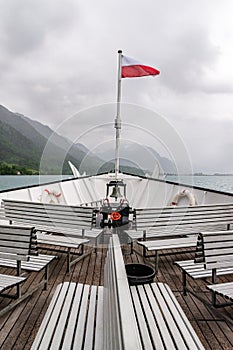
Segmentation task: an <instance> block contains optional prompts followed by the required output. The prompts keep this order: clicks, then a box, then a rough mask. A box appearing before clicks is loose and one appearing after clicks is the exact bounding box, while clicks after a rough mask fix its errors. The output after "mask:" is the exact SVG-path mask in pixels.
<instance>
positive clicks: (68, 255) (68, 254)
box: [66, 248, 70, 273]
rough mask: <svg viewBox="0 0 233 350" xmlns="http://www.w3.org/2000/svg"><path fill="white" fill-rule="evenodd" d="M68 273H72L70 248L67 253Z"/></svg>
mask: <svg viewBox="0 0 233 350" xmlns="http://www.w3.org/2000/svg"><path fill="white" fill-rule="evenodd" d="M66 272H68V273H69V272H70V248H68V251H67V268H66Z"/></svg>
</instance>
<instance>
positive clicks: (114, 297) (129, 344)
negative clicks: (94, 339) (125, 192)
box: [104, 234, 142, 350]
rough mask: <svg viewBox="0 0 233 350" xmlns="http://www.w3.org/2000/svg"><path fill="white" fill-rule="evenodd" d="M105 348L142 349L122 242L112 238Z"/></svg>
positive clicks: (107, 267)
mask: <svg viewBox="0 0 233 350" xmlns="http://www.w3.org/2000/svg"><path fill="white" fill-rule="evenodd" d="M104 325H106V327H104V349H108V350H112V349H119V350H123V349H124V350H126V349H134V350H137V349H142V347H141V341H140V335H139V331H138V328H137V322H136V317H135V314H134V309H133V303H132V298H131V294H130V288H129V284H128V279H127V275H126V270H125V265H124V260H123V256H122V252H121V247H120V242H119V238H118V236H117V235H115V234H113V235H112V237H111V238H110V243H109V248H108V253H107V258H106V262H105V271H104Z"/></svg>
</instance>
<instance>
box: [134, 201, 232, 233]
mask: <svg viewBox="0 0 233 350" xmlns="http://www.w3.org/2000/svg"><path fill="white" fill-rule="evenodd" d="M134 217H135V229H136V230H149V229H152V230H153V229H154V228H161V229H164V228H169V227H179V228H182V227H185V226H190V227H193V226H206V225H219V224H231V223H233V204H231V203H230V204H225V203H224V204H209V205H199V206H192V207H176V206H169V207H163V208H145V209H135V210H134Z"/></svg>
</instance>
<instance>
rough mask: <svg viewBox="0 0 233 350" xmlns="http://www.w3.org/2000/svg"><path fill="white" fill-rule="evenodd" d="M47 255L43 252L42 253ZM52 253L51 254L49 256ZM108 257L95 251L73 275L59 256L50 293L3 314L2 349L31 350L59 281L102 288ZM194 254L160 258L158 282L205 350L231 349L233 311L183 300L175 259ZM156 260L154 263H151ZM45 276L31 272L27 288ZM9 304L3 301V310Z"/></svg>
mask: <svg viewBox="0 0 233 350" xmlns="http://www.w3.org/2000/svg"><path fill="white" fill-rule="evenodd" d="M43 253H44V251H43ZM50 254H51V253H50ZM105 256H106V249H105V248H102V247H99V249H98V252H97V254H95V253H94V252H93V253H92V254H91V255H89V256H87V257H86V258H85V259H83V260H81V261H80V262H78V263H77V264H76V265H75V266H73V267H72V269H71V272H70V274H67V273H66V255H65V254H58V257H59V258H58V259H57V260H56V261H54V262H53V263H52V265H51V268H50V280H49V286H48V289H47V291H42V290H41V291H37V292H36V293H34V295H33V296H31V297H30V298H28V299H27V300H25V301H24V302H22V303H20V304H19V305H18V306H17V307H16V308H15V309H14V310H12V311H11V312H9V313H8V314H6V315H4V316H3V317H2V318H1V319H0V349H1V350H2V349H4V350H10V349H19V350H22V349H30V347H31V344H32V342H33V340H34V337H35V335H36V333H37V330H38V328H39V326H40V323H41V321H42V319H43V316H44V314H45V312H46V310H47V307H48V305H49V302H50V300H51V298H52V295H53V293H54V291H55V289H56V286H57V284H58V283H60V282H64V281H74V282H81V283H88V284H95V285H99V284H100V285H103V267H104V260H105ZM192 257H193V254H192V253H189V252H188V251H187V253H185V254H182V255H181V254H174V255H172V256H163V257H161V258H160V266H159V272H158V275H157V276H156V277H155V282H156V281H160V282H166V283H167V284H168V285H169V286H170V287H171V289H172V291H173V292H174V294H175V296H176V297H177V299H178V301H179V303H180V304H181V306H182V308H183V310H184V312H185V314H186V315H187V317H188V319H189V320H190V321H191V323H192V325H193V327H194V329H195V330H196V332H197V334H198V336H199V338H200V339H201V341H202V343H203V345H204V347H205V348H206V349H211V350H214V349H216V350H217V349H220V350H221V349H229V350H230V349H232V348H233V324H228V323H227V322H226V321H225V320H224V319H223V317H222V315H223V313H224V312H226V310H227V312H228V313H229V314H231V315H232V317H233V308H231V307H230V308H229V307H228V308H226V309H221V310H212V309H211V308H208V307H206V306H205V305H204V304H203V303H202V302H200V301H198V300H197V299H196V298H195V297H193V296H191V295H188V296H186V297H183V295H182V293H181V290H182V285H181V272H180V270H179V269H178V267H176V266H175V265H174V264H173V261H175V260H185V259H191V258H192ZM148 261H149V260H148V259H147V260H146V261H143V258H142V257H141V256H140V255H138V254H135V253H134V254H132V255H125V262H126V263H130V262H144V263H148ZM152 261H153V260H152ZM0 272H1V273H7V272H9V269H8V270H7V269H5V268H0ZM41 277H42V274H41V273H40V274H37V273H31V274H30V277H29V278H28V280H27V282H26V283H25V284H24V289H27V288H29V287H31V285H32V284H35V283H37V282H38V281H39V280H40V278H41ZM231 280H232V276H227V277H223V278H219V281H221V282H226V281H231ZM191 285H192V286H194V288H195V290H200V289H204V288H205V284H204V282H202V281H198V282H197V281H196V282H192V284H191ZM8 302H9V301H8V300H7V299H5V298H4V299H3V298H0V307H2V306H4V305H6V303H8Z"/></svg>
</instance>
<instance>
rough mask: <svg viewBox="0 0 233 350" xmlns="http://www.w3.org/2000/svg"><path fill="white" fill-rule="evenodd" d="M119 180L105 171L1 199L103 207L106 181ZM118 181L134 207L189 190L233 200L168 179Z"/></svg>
mask: <svg viewBox="0 0 233 350" xmlns="http://www.w3.org/2000/svg"><path fill="white" fill-rule="evenodd" d="M112 180H115V175H114V174H112V173H110V174H102V175H96V176H83V177H78V178H74V179H68V180H63V181H59V182H52V183H48V184H43V185H35V186H29V187H24V188H19V189H14V190H7V191H2V192H1V193H0V200H1V199H18V200H26V201H35V202H36V201H38V202H54V203H63V204H70V205H85V204H87V205H92V206H99V205H100V204H101V201H103V200H104V199H105V196H106V184H107V183H109V182H110V181H112ZM118 180H122V181H123V182H124V183H125V184H126V193H127V199H128V202H129V205H130V207H132V208H150V207H161V206H167V205H171V202H172V201H173V199H174V197H175V196H176V195H177V193H178V192H180V191H182V190H184V189H188V190H189V191H190V192H192V193H193V195H194V197H195V199H196V203H197V204H198V205H201V204H215V203H230V202H232V201H233V194H230V193H229V194H227V193H225V192H219V191H215V190H208V189H204V188H200V187H191V186H187V185H182V184H176V183H172V182H169V181H166V180H161V179H154V178H146V177H139V176H135V175H129V174H119V178H118ZM186 204H189V203H188V198H187V197H183V198H181V199H180V201H179V203H178V205H186Z"/></svg>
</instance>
